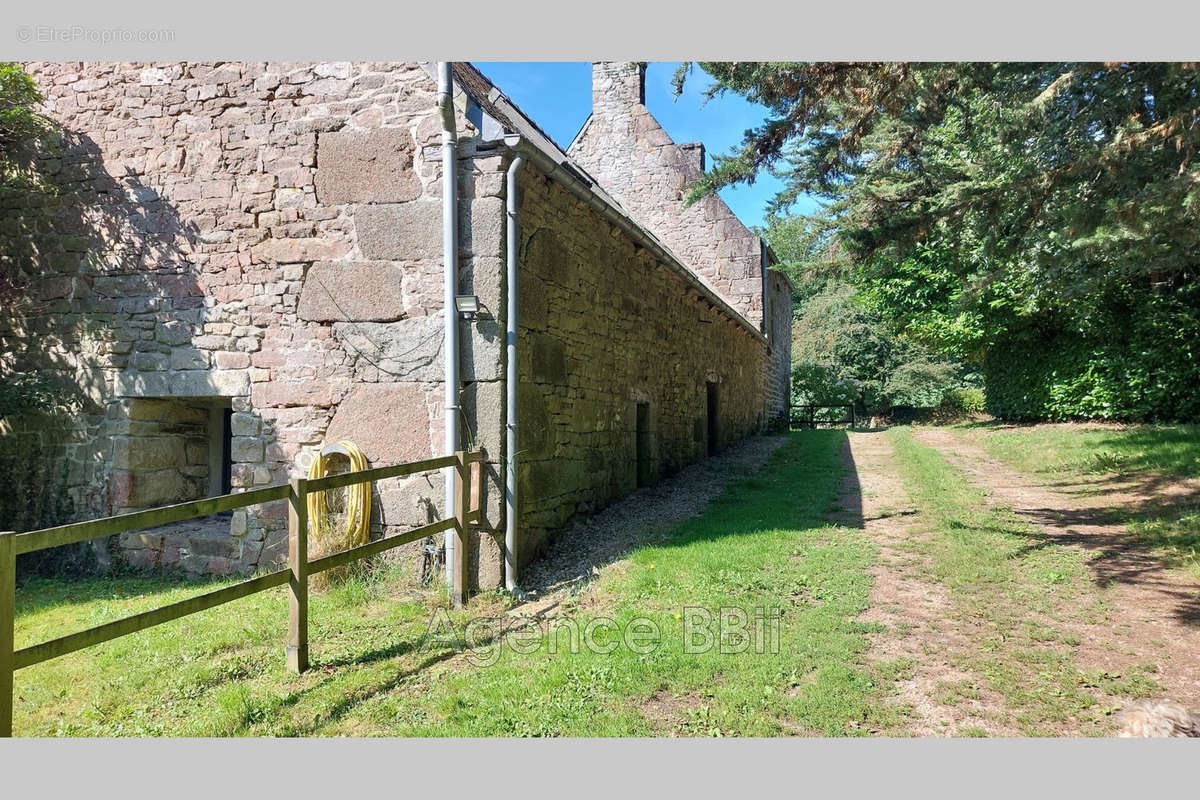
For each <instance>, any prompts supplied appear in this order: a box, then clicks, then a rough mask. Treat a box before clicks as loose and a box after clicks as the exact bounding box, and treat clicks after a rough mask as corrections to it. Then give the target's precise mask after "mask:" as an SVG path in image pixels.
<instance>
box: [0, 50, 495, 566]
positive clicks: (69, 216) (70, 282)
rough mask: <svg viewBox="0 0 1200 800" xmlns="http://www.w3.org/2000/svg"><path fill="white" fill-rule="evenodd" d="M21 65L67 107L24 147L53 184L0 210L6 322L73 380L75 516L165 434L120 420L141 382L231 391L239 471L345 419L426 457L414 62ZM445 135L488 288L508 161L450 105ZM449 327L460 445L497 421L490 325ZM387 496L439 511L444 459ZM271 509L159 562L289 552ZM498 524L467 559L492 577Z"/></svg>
mask: <svg viewBox="0 0 1200 800" xmlns="http://www.w3.org/2000/svg"><path fill="white" fill-rule="evenodd" d="M28 69H29V71H30V72H31V73H32V74H33V75H34V77H35V79H36V80H37V82H38V85H39V86H40V87H41V89H42V91H43V92H44V93H45V95H46V105H45V112H46V114H47V116H48V117H50V118H51V119H52V120H53V121H54V122H55V123H56V124H57V126H59V128H60V135H61V147H59V148H58V150H57V151H50V150H47V151H45V152H43V154H42V155H41V157H40V159H39V162H38V163H39V169H40V170H41V171H42V172H43V173H44V174H45V175H46V176H47V179H48V180H49V181H50V182H51V183H52V184H54V185H55V186H56V188H57V192H56V195H55V198H54V199H52V200H50V201H47V202H46V203H45V204H43V205H42V206H41V207H40V208H36V209H35V208H29V207H27V206H23V205H21V204H19V203H10V204H7V205H6V206H5V207H4V208H3V209H0V211H3V215H4V216H3V224H2V226H0V239H2V241H0V245H3V247H0V251H3V252H4V253H6V254H10V255H6V256H5V258H8V259H9V260H8V261H7V262H6V263H5V265H4V267H5V278H6V283H5V287H8V288H11V289H12V290H13V292H15V294H16V295H18V296H19V297H20V298H22V300H21V305H22V310H21V314H20V315H19V316H18V315H15V314H14V315H11V316H9V317H8V318H7V319H6V320H3V321H0V338H3V340H4V342H5V344H6V347H7V346H8V345H10V344H13V343H21V346H22V347H24V348H25V349H26V350H28V351H29V353H33V352H34V348H33V345H32V344H31V343H35V342H36V343H40V346H41V347H43V349H44V351H45V352H44V354H43V355H44V356H45V357H44V358H43V359H42V360H41V361H40V362H37V363H35V360H34V359H32V358H26V359H24V361H23V362H22V363H23V364H24V366H25V367H26V368H28V367H29V366H30V365H31V364H32V365H33V366H34V367H35V368H36V369H40V370H42V371H43V372H44V373H45V374H49V373H51V372H53V371H56V370H57V371H58V372H61V373H62V375H64V376H67V377H68V378H69V381H68V382H73V383H75V384H77V385H79V386H81V387H83V388H81V408H82V410H81V411H79V412H77V416H78V418H79V419H80V420H82V422H81V426H82V427H83V428H84V429H85V430H87V431H88V434H89V435H87V436H85V437H82V441H73V442H72V444H71V445H70V446H71V447H72V448H73V450H72V452H71V453H70V454H69V461H70V463H71V464H72V465H73V466H72V467H71V476H70V478H69V479H68V480H67V484H68V485H67V486H66V489H67V491H68V492H69V493H70V494H71V496H72V498H73V499H74V501H75V502H74V505H73V510H72V515H73V516H74V517H75V518H89V517H96V516H102V515H105V514H108V513H112V512H114V511H117V510H121V509H125V508H127V507H134V506H136V505H138V504H139V502H140V501H138V500H137V499H136V497H132V496H130V495H129V490H130V486H131V483H130V474H129V473H131V472H134V471H136V470H132V469H130V468H129V466H128V465H129V464H130V463H136V462H137V461H138V459H146V458H151V457H152V456H151V454H150V452H149V451H150V450H152V449H153V447H155V446H156V445H147V444H146V443H145V441H139V440H138V438H137V437H136V436H132V435H131V434H130V433H129V427H130V425H132V424H133V423H134V422H138V421H139V420H137V419H136V414H133V413H132V408H133V407H134V406H136V402H137V401H141V400H146V399H175V400H180V401H188V402H192V401H217V400H222V401H225V402H227V403H229V404H231V405H232V408H233V410H234V412H236V413H235V414H234V419H235V423H234V425H235V429H234V431H233V456H234V464H233V474H232V482H233V486H234V487H235V491H236V490H237V489H245V488H251V487H257V486H261V485H266V484H271V483H279V482H281V481H284V480H286V479H287V478H288V477H289V475H292V474H295V473H296V471H297V470H296V467H295V463H296V458H297V455H298V454H299V453H300V452H301V450H302V449H304V448H312V447H315V446H317V445H319V444H320V443H322V442H324V441H327V440H336V439H337V438H342V437H346V438H350V439H352V440H354V441H355V442H356V443H358V444H359V445H360V446H362V447H363V449H364V451H365V452H366V454H367V456H368V458H369V459H370V460H371V462H372V463H373V464H388V463H393V462H396V461H404V460H411V459H416V458H422V457H427V456H429V455H431V454H434V453H437V452H440V450H441V442H442V430H443V420H442V411H441V404H442V384H441V375H442V364H441V348H442V333H441V324H442V323H441V317H440V312H441V305H442V295H441V283H442V280H441V276H442V267H441V233H440V230H441V227H440V226H441V222H440V220H441V206H440V196H441V186H440V175H441V170H440V163H439V161H440V149H439V147H438V145H439V134H440V122H439V119H438V116H437V114H436V92H435V85H434V81H433V80H432V78H431V77H430V75H429V73H428V72H427V71H426V69H425V68H424V67H423V66H422V65H419V64H416V63H388V64H377V63H354V64H352V63H322V64H283V63H220V64H180V63H167V64H111V63H104V64H79V63H64V64H58V63H39V64H30V65H28ZM460 135H461V136H462V137H463V147H462V161H461V164H460V174H461V175H462V179H463V180H462V186H461V192H462V194H461V195H460V196H462V197H465V198H466V199H464V200H463V201H461V203H460V208H461V209H462V217H463V230H462V236H461V238H462V240H463V252H462V266H463V281H462V282H463V288H464V289H465V290H469V291H476V290H477V289H476V288H475V285H476V284H479V285H480V286H483V287H485V289H486V287H487V286H493V287H495V286H498V280H499V279H498V277H497V275H498V274H499V272H498V271H499V270H500V269H501V265H502V260H501V254H502V246H503V243H502V240H501V231H502V226H503V214H502V205H501V204H502V201H501V200H500V197H499V196H500V193H501V190H502V175H501V174H499V173H498V170H500V169H502V166H503V165H502V164H501V163H500V159H499V158H498V157H496V156H494V155H493V154H488V153H476V152H474V151H473V149H472V148H473V143H472V138H471V137H472V135H473V132H472V130H471V129H470V127H469V125H468V124H467V123H466V121H465V119H462V120H460ZM11 254H16V255H11ZM5 287H0V288H5ZM479 291H480V293H481V294H486V291H484V290H479ZM493 293H495V292H493ZM463 338H464V342H465V346H466V351H467V352H466V355H465V357H464V378H465V379H466V381H467V393H466V394H467V401H466V402H465V403H464V405H466V406H468V407H467V408H466V409H465V418H464V420H463V421H462V422H463V424H464V428H465V429H467V430H469V431H470V433H471V437H470V438H468V441H471V439H472V438H473V439H474V440H479V439H481V438H485V437H491V438H492V439H498V432H497V431H498V426H499V425H501V424H502V419H500V418H497V417H496V415H495V413H494V404H493V406H492V407H491V408H490V411H488V412H487V413H485V414H482V415H480V414H479V412H477V410H476V409H475V408H474V405H473V404H474V401H475V398H477V397H480V396H483V397H484V398H485V399H486V398H489V397H494V396H502V394H503V393H502V391H501V390H500V389H499V388H498V386H499V384H498V383H497V382H498V381H499V379H500V377H501V369H500V343H499V337H498V336H497V333H496V323H495V322H494V321H488V320H482V321H480V322H479V323H478V324H477V325H475V326H470V327H468V328H467V329H465V330H464V337H463ZM477 417H482V418H477ZM383 420H386V424H381V421H383ZM142 421H144V420H142ZM492 428H496V430H492ZM79 438H80V437H76V439H79ZM493 452H494V453H495V454H496V455H495V458H498V457H499V449H498V448H497V449H496V450H494V451H493ZM76 464H78V465H79V468H78V469H76V468H75V466H74V465H76ZM491 466H492V470H491V472H492V475H493V479H494V478H495V474H496V472H497V470H496V469H495V464H494V463H493V464H492V465H491ZM380 491H381V493H382V494H381V496H380V498H379V500H380V502H379V503H378V504H377V506H376V507H377V509H378V511H377V515H378V516H377V518H376V520H375V524H376V527H377V528H379V527H381V526H384V525H399V526H411V525H416V524H420V523H423V522H425V521H427V520H429V519H432V518H437V517H439V516H440V514H441V512H440V506H441V503H442V483H441V476H440V475H432V476H428V477H425V476H416V477H412V478H409V479H406V480H403V481H392V482H389V484H387V485H384V486H381V488H380ZM489 494H490V495H492V496H493V497H494V496H495V495H497V494H498V492H497V491H496V490H495V486H494V485H493V486H492V487H490V488H489ZM179 496H180V497H182V493H180V494H179ZM143 499H146V500H147V502H149V498H143ZM153 499H154V500H155V501H156V502H157V501H158V500H160V499H163V500H165V499H167V498H165V497H164V498H159V497H157V495H156V496H155V498H153ZM497 507H498V506H497V503H496V502H495V501H494V499H493V500H492V503H491V508H490V509H489V516H490V517H491V519H495V518H496V516H497V510H496V509H497ZM284 513H285V509H284V508H283V504H274V505H273V506H271V507H265V508H262V509H258V510H255V511H253V512H251V513H250V514H243V515H236V516H235V519H234V521H233V522H232V523H231V524H230V527H231V533H230V535H231V537H232V540H231V541H232V544H231V545H230V546H229V547H228V548H226V549H225V550H222V551H221V553H220V555H212V556H205V555H203V554H199V553H197V552H196V548H194V547H193V548H189V547H188V546H186V545H185V546H184V547H183V548H182V552H176V553H174V555H173V556H172V555H171V554H168V555H167V556H166V557H165V558H166V560H165V561H164V562H163V563H164V565H165V566H173V565H174V564H175V563H180V562H174V561H172V558H178V559H179V560H180V561H182V560H184V559H187V558H188V557H189V556H195V557H194V558H192V559H191V560H190V561H189V562H188V563H189V564H191V565H192V567H191V568H194V569H195V570H196V571H247V570H251V569H254V568H255V567H257V566H259V565H260V564H266V563H270V562H278V561H279V560H280V559H281V558H282V557H283V553H284V548H285V537H284V532H283V529H284ZM489 521H490V520H489ZM489 542H490V539H489ZM489 542H485V543H484V545H483V546H482V554H481V556H480V558H481V559H482V560H483V561H482V562H481V564H480V565H479V572H480V578H479V580H480V582H481V584H483V585H496V584H497V583H498V582H499V580H500V575H499V557H498V551H497V549H496V547H495V545H494V542H491V543H490V544H489ZM143 549H144V548H143ZM218 549H219V548H218ZM160 552H162V551H160ZM217 558H220V559H223V560H221V561H216V560H213V559H217Z"/></svg>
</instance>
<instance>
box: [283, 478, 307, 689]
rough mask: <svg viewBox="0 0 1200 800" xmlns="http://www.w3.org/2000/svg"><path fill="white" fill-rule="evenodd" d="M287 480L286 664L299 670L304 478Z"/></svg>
mask: <svg viewBox="0 0 1200 800" xmlns="http://www.w3.org/2000/svg"><path fill="white" fill-rule="evenodd" d="M288 484H289V486H290V487H291V489H290V491H289V492H288V568H289V569H291V571H292V574H291V576H290V577H289V579H288V586H289V587H290V588H291V593H290V595H289V597H288V641H287V668H288V669H289V670H291V671H292V672H295V673H296V674H300V673H301V672H304V671H305V670H307V669H308V480H307V479H305V478H292V479H291V480H290V481H288Z"/></svg>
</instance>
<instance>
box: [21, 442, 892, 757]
mask: <svg viewBox="0 0 1200 800" xmlns="http://www.w3.org/2000/svg"><path fill="white" fill-rule="evenodd" d="M843 441H844V434H843V433H841V432H839V431H808V432H802V433H796V434H792V435H791V436H790V438H789V440H788V442H787V443H786V444H785V445H784V446H783V447H782V448H781V449H780V450H779V451H778V452H777V453H776V454H775V456H774V457H773V459H772V461H771V462H770V463H769V465H768V467H767V468H766V469H764V470H763V471H762V472H761V473H760V474H758V475H756V476H753V477H749V478H746V479H744V480H741V481H739V482H736V483H735V484H733V485H732V486H731V487H730V488H729V489H728V490H727V491H726V492H725V493H724V494H723V495H722V496H721V497H720V498H718V499H717V500H716V501H714V503H713V504H712V505H711V506H710V507H709V508H708V509H707V511H706V512H705V513H704V514H703V515H701V516H699V517H697V518H694V519H693V520H690V521H688V522H686V523H684V524H682V525H680V526H679V527H678V528H677V529H675V530H674V531H673V532H672V534H671V536H670V537H669V539H668V540H667V541H666V542H665V543H664V544H662V545H660V546H655V547H646V548H643V549H640V550H638V551H636V552H635V553H633V554H632V555H631V557H630V558H628V559H625V560H623V561H620V562H617V563H616V564H614V565H612V566H611V567H609V568H607V569H605V570H603V572H602V574H601V576H600V577H599V578H598V579H597V580H596V581H595V582H593V584H592V585H591V587H589V589H588V590H587V591H586V592H584V593H582V594H581V595H579V596H578V597H576V598H574V599H573V600H572V601H571V602H570V603H569V604H568V605H567V607H566V608H562V609H560V610H559V614H558V615H557V616H556V617H554V618H553V619H552V628H553V630H556V631H557V634H556V635H554V636H553V637H547V636H529V637H528V638H524V639H518V638H517V637H514V636H511V635H509V636H506V637H498V636H497V630H498V626H499V624H500V623H495V622H494V620H495V619H496V618H499V619H511V618H506V617H504V611H505V610H506V609H507V607H508V604H509V601H508V599H507V598H506V597H505V596H503V595H500V594H488V595H482V596H479V597H476V598H474V599H473V600H472V603H471V606H470V608H469V610H468V611H466V612H462V613H458V612H447V611H446V610H445V606H444V603H443V602H441V601H440V600H439V599H438V598H436V597H434V596H432V595H428V594H424V595H422V594H421V593H414V591H413V590H412V588H411V587H410V586H409V585H408V583H407V581H406V579H405V577H404V575H403V574H402V573H401V572H399V571H397V568H395V567H392V568H386V567H381V568H380V569H379V570H378V571H377V572H376V573H375V575H374V576H373V577H371V578H368V579H353V580H350V581H349V582H347V583H345V584H344V585H342V586H339V587H337V588H335V589H332V590H330V591H328V592H326V593H324V594H321V595H318V596H316V597H314V598H313V601H312V606H311V612H310V619H311V623H310V624H311V642H312V645H311V647H312V663H313V668H312V669H311V670H310V671H309V672H308V673H306V674H305V675H302V676H294V675H291V674H289V673H287V672H286V671H285V670H284V669H283V643H284V631H285V628H286V620H287V605H286V596H285V594H284V591H283V590H282V589H279V590H273V591H271V592H266V593H262V594H258V595H255V596H252V597H249V598H246V599H243V600H239V601H236V602H235V603H233V604H230V605H227V606H223V607H221V608H217V609H212V610H210V611H206V612H203V613H201V614H198V615H194V616H191V617H187V618H185V619H183V620H179V621H176V622H173V623H168V624H166V625H163V626H159V627H157V628H152V629H150V630H147V631H144V632H142V633H139V634H135V635H132V636H128V637H125V638H122V639H118V640H116V641H114V642H111V643H108V644H105V645H100V646H98V647H95V648H91V649H89V650H85V651H81V652H78V653H74V654H71V655H68V656H65V657H63V658H60V659H57V660H54V661H51V662H48V663H46V664H41V665H38V666H35V667H31V668H28V669H25V670H21V671H20V672H18V673H17V676H16V686H17V697H18V699H17V702H16V713H17V717H16V720H15V725H14V728H15V732H16V733H17V734H18V735H27V736H45V735H71V736H96V735H102V736H113V735H116V736H121V735H135V736H141V735H203V736H234V735H267V736H290V735H400V736H408V735H417V736H494V735H498V736H559V735H574V736H597V735H599V736H608V735H649V734H668V735H672V734H673V735H697V736H716V735H738V736H748V735H762V736H770V735H780V734H792V733H807V734H824V735H835V736H837V735H863V734H866V733H869V732H872V731H875V732H879V731H888V730H891V729H892V726H893V725H894V724H895V723H896V714H897V713H898V712H896V711H893V710H890V709H889V708H888V707H886V706H885V705H884V704H882V703H881V697H882V695H883V693H884V691H885V689H886V685H885V684H886V682H887V680H889V677H888V676H887V675H886V674H882V673H881V672H880V671H879V669H878V668H876V669H875V670H872V669H869V668H867V667H864V666H862V658H861V657H862V654H863V652H864V651H865V649H866V647H867V639H866V633H868V632H869V631H870V630H871V628H869V627H868V626H866V625H864V624H862V623H859V622H856V621H855V618H856V616H857V615H858V614H859V613H860V612H861V611H862V610H863V609H865V608H866V606H867V603H868V597H869V593H870V590H871V579H870V577H869V575H868V574H867V571H866V570H867V568H868V567H869V566H870V565H871V564H872V563H873V560H874V558H875V550H874V547H873V546H872V545H871V544H870V543H869V542H868V541H867V540H866V539H865V537H864V535H863V534H862V532H861V531H858V530H855V529H849V528H841V527H837V526H833V525H830V524H828V523H827V522H825V515H826V514H827V512H828V511H829V510H830V509H831V508H832V507H833V506H834V504H835V498H836V494H837V489H838V486H839V484H840V482H841V477H842V475H843V474H844V467H843V466H842V464H841V461H840V459H839V452H840V449H841V447H842V444H843ZM213 585H216V584H204V585H203V586H200V585H198V584H196V583H195V582H179V581H176V580H172V579H170V578H166V577H161V576H158V577H154V576H125V577H119V578H111V579H104V580H93V581H85V582H73V583H66V582H60V581H45V580H39V581H32V582H30V583H28V584H26V585H25V586H23V587H21V588H20V589H19V590H18V596H17V602H18V617H17V622H16V624H17V645H18V646H22V645H25V644H29V643H32V642H34V641H40V640H42V639H45V638H48V637H52V636H56V635H61V634H63V633H67V632H69V631H71V630H76V629H79V628H82V627H86V626H88V625H92V624H95V623H97V622H101V621H104V620H107V619H112V618H114V617H117V616H121V615H124V614H127V613H132V612H134V611H138V610H141V609H144V608H148V607H151V606H154V605H160V604H163V603H166V602H170V601H172V600H177V599H180V598H182V597H184V596H187V595H189V594H192V593H196V592H198V591H201V590H202V589H207V588H211V587H212V586H213ZM689 608H693V609H694V608H703V609H707V610H708V612H709V613H710V614H711V615H712V616H713V618H714V619H720V617H721V609H722V608H737V609H742V610H744V612H745V613H746V615H747V616H748V617H749V618H750V619H751V620H752V621H751V624H750V625H748V626H747V627H746V629H745V630H747V631H749V632H751V633H754V632H756V631H757V632H758V634H759V635H758V636H757V637H753V638H754V640H755V641H754V643H751V642H750V641H748V640H745V639H741V638H740V637H739V636H738V634H737V631H736V627H737V626H736V625H735V626H733V628H734V629H730V630H727V631H726V633H725V635H724V636H722V635H721V633H720V628H719V626H718V625H717V624H716V623H715V622H714V623H713V624H712V625H711V626H710V627H709V628H708V630H709V631H710V632H711V633H712V636H713V640H714V644H713V646H712V647H711V648H710V649H708V650H707V651H706V652H685V647H684V645H685V641H684V636H683V633H684V622H685V621H686V620H688V619H691V620H692V621H693V624H692V628H691V633H692V634H693V643H694V642H695V641H696V639H697V638H698V639H700V641H701V642H703V637H700V636H698V635H697V630H698V629H700V627H701V626H700V625H698V624H696V622H695V620H696V617H695V616H690V617H689V615H697V614H699V613H700V612H697V611H694V610H693V611H688V609H689ZM760 608H761V609H765V610H770V611H769V612H764V613H770V614H778V615H781V616H779V617H778V619H779V622H778V623H777V624H775V625H769V624H766V623H763V624H761V625H757V626H756V625H755V624H754V622H753V619H754V616H755V610H756V609H760ZM439 609H440V611H439ZM728 613H733V612H728ZM489 617H490V618H492V619H493V622H491V623H488V622H486V619H485V618H489ZM471 618H476V619H480V620H483V622H480V623H477V625H476V627H472V628H470V629H469V630H470V631H471V634H470V637H469V638H470V639H471V641H472V642H473V643H474V644H475V645H476V647H474V648H466V649H464V647H463V644H464V641H465V640H466V639H467V638H468V634H467V633H466V631H467V630H468V629H467V628H466V625H467V623H468V621H469V619H471ZM431 620H432V621H433V624H432V625H431ZM594 620H606V622H603V623H596V624H595V625H594V626H593V634H594V635H593V636H591V637H590V638H589V639H588V640H587V641H585V642H583V645H582V646H580V647H578V648H574V649H576V650H577V652H571V650H572V649H573V648H571V647H570V646H569V638H570V634H571V630H570V627H569V626H570V625H571V624H572V623H574V624H575V625H577V626H578V628H579V629H580V630H586V629H587V624H588V623H589V622H590V621H594ZM635 620H637V621H639V622H637V623H636V625H635ZM651 624H652V625H654V626H657V628H658V629H659V631H660V636H658V637H657V641H658V644H657V646H648V645H647V641H648V640H649V641H651V642H652V641H653V640H654V637H652V636H647V635H646V633H647V628H646V626H647V625H651ZM638 626H641V627H638ZM772 627H773V628H775V629H776V630H777V631H778V633H777V642H778V644H777V647H773V646H772V645H771V636H770V634H769V631H770V630H771V629H772ZM431 628H432V632H431ZM635 628H637V631H640V633H638V632H636V631H634V629H635ZM489 631H490V634H489ZM621 634H624V636H625V637H626V639H627V640H628V639H632V640H633V641H634V645H633V646H631V645H630V644H628V643H620V642H616V641H615V640H616V639H618V638H619V637H620V635H621ZM588 642H590V643H591V645H592V646H591V647H589V646H586V645H587V644H588ZM609 644H617V646H616V647H615V648H614V649H612V652H609V653H602V652H600V651H601V650H607V649H608V647H607V645H609ZM722 644H723V645H724V647H722ZM743 645H745V646H743ZM739 648H740V652H735V651H738V650H739ZM760 648H761V649H765V650H766V652H764V653H758V652H755V651H756V649H760ZM518 649H519V650H521V651H522V652H517V651H518ZM773 649H774V650H777V651H778V652H771V651H772V650H773ZM722 650H725V651H727V652H722ZM491 662H494V663H491Z"/></svg>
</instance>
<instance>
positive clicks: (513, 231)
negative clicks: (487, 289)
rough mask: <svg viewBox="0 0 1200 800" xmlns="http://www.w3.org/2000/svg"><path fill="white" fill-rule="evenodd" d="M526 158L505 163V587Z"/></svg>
mask: <svg viewBox="0 0 1200 800" xmlns="http://www.w3.org/2000/svg"><path fill="white" fill-rule="evenodd" d="M524 163H525V159H524V158H522V157H521V156H520V155H519V154H518V155H517V157H516V158H514V159H513V161H512V163H511V164H509V166H508V175H507V181H508V187H507V188H508V191H507V192H506V194H507V199H506V201H505V202H506V204H507V206H508V208H507V210H508V214H507V219H506V222H507V226H508V227H507V228H506V230H505V242H506V244H507V264H506V265H505V267H506V273H507V274H506V287H507V289H506V290H507V291H508V313H507V314H506V315H505V332H504V340H505V347H506V357H507V361H508V364H507V372H506V374H505V389H506V393H505V398H504V405H505V408H504V424H505V428H506V430H505V442H504V448H505V450H504V459H505V469H504V588H506V589H508V591H510V592H516V591H517V296H518V295H517V272H518V269H517V267H518V264H517V254H518V252H519V251H520V239H519V234H520V228H518V226H517V208H518V205H519V203H518V198H517V171H518V170H520V169H521V165H522V164H524Z"/></svg>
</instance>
